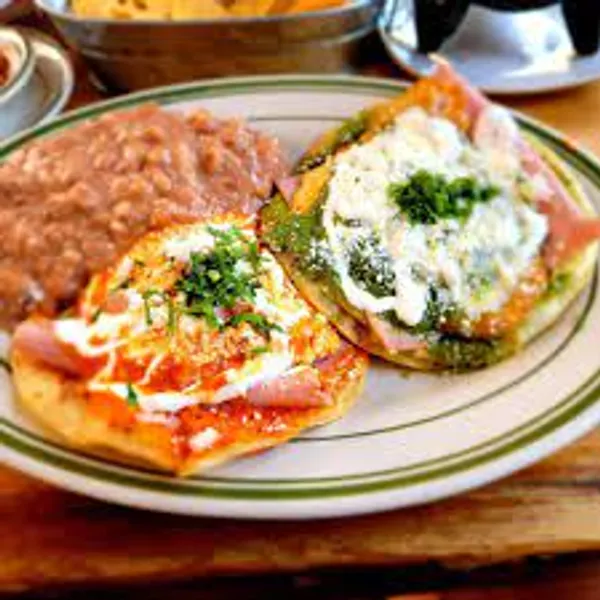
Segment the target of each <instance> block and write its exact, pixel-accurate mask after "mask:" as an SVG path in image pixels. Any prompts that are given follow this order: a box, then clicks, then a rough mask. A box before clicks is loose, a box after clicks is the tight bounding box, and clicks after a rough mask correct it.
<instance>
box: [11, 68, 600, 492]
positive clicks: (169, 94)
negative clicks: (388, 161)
mask: <svg viewBox="0 0 600 600" xmlns="http://www.w3.org/2000/svg"><path fill="white" fill-rule="evenodd" d="M405 87H406V85H405V84H401V83H395V82H388V81H382V80H377V79H369V78H356V77H335V78H325V77H321V78H319V77H283V78H277V79H271V78H268V77H267V78H240V79H236V80H226V81H214V82H205V83H202V84H191V85H184V86H176V87H171V88H163V89H159V90H156V91H150V92H142V93H138V94H135V95H132V96H128V97H126V98H121V99H117V100H112V101H108V102H104V103H101V104H99V105H95V106H92V107H88V108H84V109H80V110H78V111H74V112H72V113H69V114H67V115H65V116H64V117H62V118H60V119H58V120H56V121H54V122H52V123H50V124H48V125H45V126H41V127H38V128H36V129H33V130H30V131H28V132H25V133H23V134H20V135H19V136H16V137H14V138H12V139H11V140H9V141H8V142H6V143H4V144H2V145H0V158H4V157H6V156H7V155H8V154H9V153H10V152H12V151H14V150H16V149H17V148H18V147H19V146H21V145H22V144H23V143H25V142H27V141H29V140H31V139H33V138H36V137H39V136H43V135H47V134H49V133H52V132H54V131H57V130H59V129H61V128H63V127H66V126H68V125H71V124H74V123H77V122H78V121H81V120H83V119H86V118H89V117H92V116H97V115H99V114H101V113H104V112H107V111H109V110H114V109H116V108H125V107H132V106H135V105H138V104H141V103H144V102H147V101H156V102H160V103H164V104H170V103H173V102H183V101H186V100H198V99H203V98H209V97H219V96H223V95H227V96H232V95H239V94H252V93H256V92H257V91H276V90H277V91H284V90H289V91H293V92H298V91H301V90H305V91H313V92H314V91H315V88H318V89H319V90H327V91H330V92H339V93H344V94H347V93H349V92H350V93H357V94H362V93H369V94H373V95H377V94H381V93H382V92H385V94H384V95H388V96H389V95H393V94H394V93H398V92H400V91H402V90H403V89H405ZM285 118H289V117H285ZM517 118H518V120H519V123H520V125H521V126H522V127H524V128H525V129H526V130H528V131H529V132H530V133H533V134H534V135H536V136H537V137H539V138H540V139H542V140H543V141H544V143H546V144H547V145H549V146H550V147H551V148H552V149H553V150H555V151H556V152H558V153H559V154H560V155H561V157H562V158H564V159H566V160H567V161H568V162H569V163H570V164H571V166H573V167H575V168H576V169H577V170H579V171H580V172H582V173H583V174H585V175H586V176H587V177H588V179H590V180H592V181H593V182H594V183H595V185H597V186H598V187H600V167H599V166H598V165H597V164H596V162H595V161H594V160H593V159H592V158H591V156H589V155H588V154H587V153H586V152H584V151H582V150H580V149H578V148H574V147H571V144H569V143H568V142H566V141H565V140H564V139H563V138H562V136H560V134H558V133H557V132H555V131H553V130H551V129H549V128H546V127H545V126H543V125H541V124H539V123H537V122H536V121H533V120H531V119H528V118H526V117H523V116H521V115H517ZM323 119H324V120H325V119H327V117H324V118H323ZM599 379H600V368H599V369H598V370H597V371H596V372H595V373H594V374H593V375H592V376H591V377H590V378H589V379H588V380H587V381H586V382H585V383H584V384H583V385H582V386H580V387H579V388H578V389H577V390H576V391H575V392H573V393H572V394H570V395H569V396H568V397H567V398H565V399H564V400H563V401H562V402H561V403H559V404H557V405H556V406H554V407H552V408H551V409H549V410H548V411H546V412H545V413H543V414H542V415H538V416H537V417H536V418H535V419H532V420H531V421H530V422H529V423H526V424H523V425H521V426H519V427H518V428H516V429H514V430H512V431H510V432H508V433H505V434H503V435H502V436H499V437H498V438H495V439H492V440H488V441H487V442H485V443H483V444H481V445H479V446H476V447H472V448H469V449H468V450H465V451H463V452H460V453H457V454H456V455H449V456H447V457H443V458H441V459H436V460H432V461H427V462H425V463H422V465H419V466H418V467H415V466H412V467H409V468H400V469H388V470H386V471H382V472H379V473H377V472H375V473H367V474H361V475H360V476H346V477H337V478H326V479H323V480H317V481H316V483H318V484H319V485H313V486H312V487H284V484H287V483H289V482H285V481H281V482H278V481H277V480H263V481H262V483H263V484H264V485H259V482H257V480H251V481H250V483H249V484H248V485H247V486H243V485H239V481H240V480H231V479H222V480H216V479H215V480H210V479H208V478H206V479H198V480H185V481H182V480H177V479H174V478H167V477H160V476H156V475H151V474H149V473H145V472H143V471H141V470H132V469H128V468H125V467H118V466H116V465H112V464H108V463H103V462H101V461H98V460H96V459H91V458H84V457H82V456H80V455H78V454H75V453H73V452H71V451H69V450H66V449H59V448H56V447H54V448H53V447H52V446H51V445H50V444H48V443H46V442H44V441H42V440H39V439H38V440H36V437H35V436H33V435H31V434H29V433H27V432H24V431H22V430H21V431H19V428H17V427H16V426H14V425H12V424H11V423H9V422H8V421H6V420H5V419H2V421H1V422H0V424H1V427H0V442H2V443H3V444H5V445H6V446H8V447H9V448H11V449H12V450H14V451H16V452H18V453H23V454H25V455H27V456H29V457H30V458H33V459H36V460H40V461H42V462H44V463H46V464H49V465H53V466H55V467H59V468H62V469H66V470H69V471H72V472H74V473H78V474H80V475H84V476H86V477H90V478H96V479H100V480H104V481H108V482H111V483H115V484H119V485H123V486H131V487H135V488H141V489H146V490H152V491H157V492H163V493H170V494H179V495H193V496H207V497H220V498H232V499H233V498H235V499H263V500H264V499H277V500H280V499H281V500H283V499H290V500H293V499H299V498H320V497H326V496H345V495H350V494H363V493H368V492H375V491H382V490H386V489H391V488H396V487H406V486H411V485H415V484H418V483H424V482H427V481H432V480H434V479H439V478H445V477H448V476H450V475H453V474H456V473H459V472H462V471H468V470H470V469H473V468H475V467H479V466H481V465H483V464H485V463H487V462H492V461H495V460H498V459H499V458H501V457H503V456H505V455H507V454H510V453H513V452H516V451H518V450H520V449H522V448H523V447H524V446H526V445H528V444H530V443H533V442H535V441H539V440H540V439H542V438H543V437H545V436H546V435H549V434H550V433H552V432H554V431H556V430H557V429H560V428H561V427H563V426H564V425H566V424H567V423H568V422H569V421H570V420H572V419H574V418H576V417H577V416H579V415H581V414H582V413H584V412H585V411H586V409H588V408H590V407H591V406H593V405H594V404H595V403H596V401H597V399H598V397H599V396H600V384H598V380H599ZM11 430H12V432H11ZM426 467H429V468H426ZM419 468H420V469H421V470H418V469H419ZM374 476H375V477H377V479H375V480H374V479H373V477H374ZM217 481H218V484H217V483H216V482H217ZM242 481H243V480H242ZM312 482H313V481H312V480H295V481H294V485H297V484H301V485H304V484H305V483H312ZM232 483H236V485H233V484H232ZM322 486H327V487H322Z"/></svg>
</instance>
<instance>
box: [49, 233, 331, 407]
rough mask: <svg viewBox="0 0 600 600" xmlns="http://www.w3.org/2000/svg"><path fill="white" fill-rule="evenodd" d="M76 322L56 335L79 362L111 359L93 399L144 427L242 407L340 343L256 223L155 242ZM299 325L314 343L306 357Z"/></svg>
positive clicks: (103, 285) (148, 241)
mask: <svg viewBox="0 0 600 600" xmlns="http://www.w3.org/2000/svg"><path fill="white" fill-rule="evenodd" d="M80 315H81V316H78V317H77V318H69V319H63V320H60V321H57V322H56V324H55V333H56V335H57V337H58V338H59V339H60V340H61V341H63V342H64V343H66V344H68V345H70V346H72V347H73V348H74V349H76V351H77V353H78V354H79V355H81V356H82V357H86V358H90V359H104V361H105V362H104V364H103V365H102V366H101V368H100V369H99V370H98V371H97V372H96V374H95V376H94V377H92V378H91V380H90V381H89V382H88V389H89V390H90V392H93V393H108V394H110V395H113V396H117V397H119V398H122V399H123V400H125V401H126V402H127V403H128V404H130V405H132V406H135V408H138V409H139V410H140V414H146V415H148V414H157V415H160V414H161V413H176V412H178V411H180V410H182V409H183V408H186V407H188V406H193V405H196V404H217V403H221V402H225V401H227V400H231V399H232V398H236V397H240V396H243V395H245V394H246V393H247V392H248V391H249V390H250V388H252V387H253V386H255V385H257V384H259V383H264V382H268V381H270V380H273V379H275V378H277V377H279V376H280V375H282V374H284V373H285V372H287V371H289V370H291V369H293V368H294V366H295V365H297V364H298V363H301V364H303V363H306V362H307V361H308V362H309V363H310V362H312V361H314V360H315V359H316V358H318V356H319V354H318V353H319V351H321V350H322V351H323V352H325V353H327V352H330V351H333V350H335V349H336V346H337V343H338V338H337V336H336V334H335V333H334V332H333V330H331V329H330V328H329V326H328V325H327V323H326V322H323V321H322V320H320V319H315V318H313V317H312V316H311V313H310V310H309V308H308V305H307V304H306V303H305V302H304V300H302V299H301V298H300V297H299V296H298V295H297V294H296V292H295V291H294V290H293V288H292V287H291V284H289V283H288V282H287V280H286V277H285V274H284V272H283V270H282V268H281V266H280V265H279V264H278V263H277V261H276V260H275V259H274V258H273V256H272V255H271V254H270V253H269V252H268V251H266V250H264V249H262V248H261V249H259V247H258V245H257V241H256V238H255V234H254V229H253V227H252V224H251V223H250V224H248V223H246V224H244V223H242V224H240V225H239V226H233V225H217V226H214V227H211V226H205V225H186V226H181V227H178V228H173V229H171V230H167V231H165V232H162V233H158V234H153V235H151V236H148V237H147V238H145V239H144V240H142V242H141V243H140V244H138V245H137V246H135V247H134V248H133V249H132V251H131V252H130V253H129V254H128V255H127V256H125V257H124V258H123V259H122V260H121V261H120V263H119V264H118V265H117V266H116V267H115V268H114V269H113V270H112V271H111V272H109V273H108V274H107V273H105V274H102V275H99V276H97V277H96V278H94V279H93V280H92V282H91V283H90V285H89V287H88V289H87V291H86V295H85V297H84V300H83V302H82V303H81V305H80ZM301 323H302V324H305V325H306V326H307V327H308V328H309V329H310V330H311V335H314V340H312V342H311V343H314V346H313V347H312V348H309V349H308V350H306V348H302V347H301V344H300V343H299V338H298V336H299V335H301V334H299V333H297V331H296V330H297V328H298V326H299V325H300V324H301ZM303 327H304V325H303ZM315 340H317V341H318V340H321V342H320V344H317V342H316V341H315ZM309 345H310V344H309ZM311 352H312V353H313V354H314V356H313V355H312V354H311Z"/></svg>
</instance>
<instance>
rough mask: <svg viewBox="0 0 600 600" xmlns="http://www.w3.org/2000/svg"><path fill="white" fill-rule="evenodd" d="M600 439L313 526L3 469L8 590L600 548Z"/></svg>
mask: <svg viewBox="0 0 600 600" xmlns="http://www.w3.org/2000/svg"><path fill="white" fill-rule="evenodd" d="M598 456H600V433H594V434H593V435H591V436H588V437H587V438H586V439H585V440H583V441H582V442H580V443H579V444H577V445H574V446H572V447H571V448H568V449H566V450H564V451H562V452H560V453H559V454H557V455H556V456H555V457H554V458H551V459H548V460H546V461H544V462H542V463H540V464H539V465H537V466H535V467H533V468H530V469H528V470H526V471H524V472H522V473H521V474H519V475H516V476H514V477H512V478H510V479H508V480H506V481H503V482H499V483H497V484H494V485H491V486H488V487H486V488H484V489H482V490H479V491H476V492H474V493H471V494H467V495H465V496H462V497H459V498H455V499H452V500H448V501H445V502H440V503H438V504H434V505H431V506H425V507H420V508H415V509H409V510H405V511H395V512H390V513H386V514H381V515H373V516H368V517H360V518H353V519H346V520H341V519H332V520H327V521H313V522H306V523H294V522H290V523H269V524H265V523H260V522H236V521H224V520H209V519H193V518H185V517H175V516H166V515H155V514H151V513H148V512H142V511H134V510H129V509H125V508H120V507H115V506H109V505H104V504H102V503H99V502H96V501H93V500H88V499H86V498H83V497H79V496H76V495H73V494H69V493H66V492H62V491H59V490H56V489H53V488H50V487H46V486H44V485H42V484H39V483H36V482H33V481H31V480H30V479H28V478H26V477H23V476H20V475H16V474H14V473H12V472H10V471H8V470H0V523H1V526H0V540H2V541H1V543H0V565H2V566H1V568H0V589H7V588H18V587H25V588H27V587H33V588H41V587H46V586H48V585H55V584H66V583H69V584H86V585H88V584H90V583H94V584H96V583H108V582H113V583H114V582H119V581H134V580H143V581H146V580H148V579H149V578H151V579H157V580H171V579H173V580H175V579H184V578H190V577H198V576H209V575H219V574H241V573H257V572H271V573H272V572H285V571H303V570H306V569H312V568H315V567H326V566H327V567H331V566H338V567H340V566H346V565H352V566H376V565H390V564H393V565H400V564H403V565H406V564H417V563H423V562H426V561H439V562H441V563H443V564H445V565H447V566H451V567H460V568H462V567H466V566H469V567H470V566H473V565H481V564H488V563H495V562H502V561H506V560H515V559H519V558H522V557H524V556H527V555H531V554H544V555H545V554H555V553H562V552H570V551H575V550H591V549H599V548H600V467H599V465H598Z"/></svg>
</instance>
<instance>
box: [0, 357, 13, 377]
mask: <svg viewBox="0 0 600 600" xmlns="http://www.w3.org/2000/svg"><path fill="white" fill-rule="evenodd" d="M0 368H2V369H6V371H7V372H8V373H12V366H11V364H10V363H9V362H8V361H7V360H6V359H5V358H0Z"/></svg>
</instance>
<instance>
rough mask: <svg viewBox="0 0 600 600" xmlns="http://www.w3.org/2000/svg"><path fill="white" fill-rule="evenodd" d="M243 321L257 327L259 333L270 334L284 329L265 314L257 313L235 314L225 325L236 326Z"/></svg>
mask: <svg viewBox="0 0 600 600" xmlns="http://www.w3.org/2000/svg"><path fill="white" fill-rule="evenodd" d="M241 323H248V324H249V325H251V326H252V327H254V329H256V330H257V331H258V332H259V333H262V334H263V335H266V336H269V335H270V334H271V331H283V329H282V328H281V327H280V326H279V325H277V324H276V323H272V322H271V321H269V320H268V319H267V318H266V317H265V316H263V315H258V314H256V313H240V314H237V315H233V317H231V318H230V319H229V320H228V321H227V323H226V324H225V326H231V327H236V326H237V325H240V324H241Z"/></svg>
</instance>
